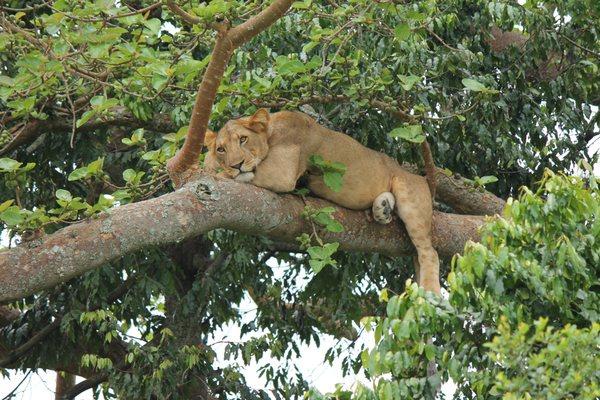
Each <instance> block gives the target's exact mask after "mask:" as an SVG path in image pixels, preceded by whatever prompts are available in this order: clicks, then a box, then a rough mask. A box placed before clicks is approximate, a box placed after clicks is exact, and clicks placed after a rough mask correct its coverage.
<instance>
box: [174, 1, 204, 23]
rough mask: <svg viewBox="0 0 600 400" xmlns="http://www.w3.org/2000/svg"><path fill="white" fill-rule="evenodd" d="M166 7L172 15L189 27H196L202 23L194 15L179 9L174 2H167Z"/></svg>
mask: <svg viewBox="0 0 600 400" xmlns="http://www.w3.org/2000/svg"><path fill="white" fill-rule="evenodd" d="M167 7H168V8H169V10H171V11H172V12H173V13H174V14H176V15H178V16H180V17H181V19H182V20H184V21H185V22H187V23H188V24H190V25H197V24H199V23H201V22H202V20H201V19H200V18H198V17H196V16H194V15H191V14H188V13H187V12H186V11H185V10H184V9H183V8H181V7H179V6H178V5H177V3H175V1H174V0H168V1H167Z"/></svg>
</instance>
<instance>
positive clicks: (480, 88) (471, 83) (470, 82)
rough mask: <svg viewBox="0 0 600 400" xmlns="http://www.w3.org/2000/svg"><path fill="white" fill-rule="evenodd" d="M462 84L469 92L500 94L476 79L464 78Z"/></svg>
mask: <svg viewBox="0 0 600 400" xmlns="http://www.w3.org/2000/svg"><path fill="white" fill-rule="evenodd" d="M462 84H463V85H464V87H465V88H467V90H471V91H473V92H484V93H498V91H497V90H495V89H489V88H487V87H486V86H485V85H484V84H483V83H480V82H478V81H476V80H475V79H469V78H464V79H463V80H462Z"/></svg>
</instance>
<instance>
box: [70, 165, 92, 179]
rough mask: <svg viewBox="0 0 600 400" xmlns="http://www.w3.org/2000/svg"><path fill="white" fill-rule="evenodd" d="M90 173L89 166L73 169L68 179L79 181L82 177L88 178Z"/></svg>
mask: <svg viewBox="0 0 600 400" xmlns="http://www.w3.org/2000/svg"><path fill="white" fill-rule="evenodd" d="M88 175H89V171H88V168H87V167H81V168H77V169H75V170H73V172H71V173H70V174H69V177H68V178H67V179H68V180H69V181H78V180H80V179H83V178H87V176H88Z"/></svg>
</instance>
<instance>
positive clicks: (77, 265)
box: [0, 175, 484, 302]
mask: <svg viewBox="0 0 600 400" xmlns="http://www.w3.org/2000/svg"><path fill="white" fill-rule="evenodd" d="M306 203H307V204H308V205H310V206H312V207H314V208H322V207H325V206H331V205H332V204H331V203H330V202H327V201H325V200H321V199H312V198H309V199H307V201H306ZM304 206H305V203H304V202H303V201H302V200H301V199H300V198H298V197H296V196H292V195H277V194H275V193H273V192H270V191H268V190H265V189H262V188H258V187H255V186H252V185H247V184H241V183H237V182H234V181H232V180H229V179H217V178H214V177H212V176H208V175H200V177H199V178H198V179H197V180H195V181H193V182H190V183H189V184H187V185H186V186H185V187H183V188H181V189H180V190H177V191H175V192H173V193H169V194H166V195H164V196H161V197H158V198H154V199H150V200H146V201H142V202H138V203H133V204H128V205H125V206H121V207H117V208H115V209H112V210H110V211H108V212H106V213H103V214H101V215H100V216H99V217H98V218H94V219H89V220H85V221H82V222H81V223H78V224H74V225H71V226H68V227H66V228H63V229H60V230H58V231H57V232H55V233H53V234H51V235H48V236H44V237H42V238H40V239H37V240H33V241H31V242H28V243H26V244H23V245H21V246H18V247H16V248H13V249H10V250H7V251H4V252H2V253H0V302H6V301H10V300H15V299H19V298H21V297H24V296H27V295H30V294H32V293H35V292H37V291H39V290H42V289H46V288H50V287H53V286H55V285H57V284H58V283H61V282H65V281H68V280H69V279H71V278H73V277H75V276H78V275H81V274H83V273H84V272H86V271H89V270H92V269H94V268H98V267H100V266H102V265H104V264H106V263H108V262H110V261H113V260H116V259H119V258H120V257H122V256H123V255H125V254H129V253H132V252H135V251H139V250H141V249H143V248H147V247H150V246H156V245H164V244H168V243H174V242H178V241H181V240H183V239H186V238H189V237H194V236H198V235H200V234H202V233H205V232H207V231H210V230H213V229H216V228H225V229H232V230H235V231H239V232H244V233H248V234H254V235H265V236H268V237H271V238H275V239H276V240H278V241H284V242H291V243H294V242H295V238H296V237H297V236H298V235H300V234H301V233H303V232H310V231H311V228H310V224H309V223H307V222H306V221H305V220H303V219H302V217H300V214H301V212H302V210H303V209H304ZM337 209H338V211H337V212H336V213H335V217H336V219H337V220H339V221H340V222H341V223H342V224H343V225H344V226H345V231H344V232H342V233H330V232H322V233H320V236H321V237H322V238H323V239H324V240H326V241H338V242H340V247H341V248H342V249H345V250H350V251H361V252H379V253H383V254H387V255H390V256H397V255H403V254H412V253H413V251H414V249H413V245H412V243H411V241H410V239H409V237H408V235H407V234H406V231H405V230H404V228H403V226H402V225H401V224H399V223H397V222H396V223H391V224H389V225H386V226H382V225H378V224H376V223H369V222H368V221H367V219H366V216H365V213H364V212H362V211H350V210H346V209H343V208H341V207H337ZM483 221H484V219H483V217H479V216H468V215H456V214H446V213H441V212H435V214H434V224H433V225H434V226H433V243H434V246H435V247H436V249H437V250H438V252H439V253H440V255H441V256H452V255H453V254H455V253H459V252H461V251H462V250H463V247H464V244H465V242H466V241H467V240H468V239H472V240H477V239H478V237H479V235H478V232H477V229H478V227H479V226H480V225H481V224H482V223H483Z"/></svg>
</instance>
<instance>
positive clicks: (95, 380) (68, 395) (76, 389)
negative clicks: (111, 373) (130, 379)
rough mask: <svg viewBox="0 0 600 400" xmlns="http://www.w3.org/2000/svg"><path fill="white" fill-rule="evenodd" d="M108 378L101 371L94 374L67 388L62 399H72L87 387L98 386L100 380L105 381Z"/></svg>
mask: <svg viewBox="0 0 600 400" xmlns="http://www.w3.org/2000/svg"><path fill="white" fill-rule="evenodd" d="M107 379H108V374H107V373H106V372H101V373H99V374H98V375H96V376H93V377H91V378H89V379H87V380H85V381H83V382H79V383H78V384H77V385H75V386H73V387H72V388H71V389H69V390H67V391H66V392H65V393H64V394H63V396H62V399H63V400H72V399H74V398H75V397H77V396H79V395H80V394H81V393H83V392H85V391H86V390H88V389H91V388H93V387H96V386H98V385H99V384H101V383H102V382H105V381H106V380H107Z"/></svg>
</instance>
